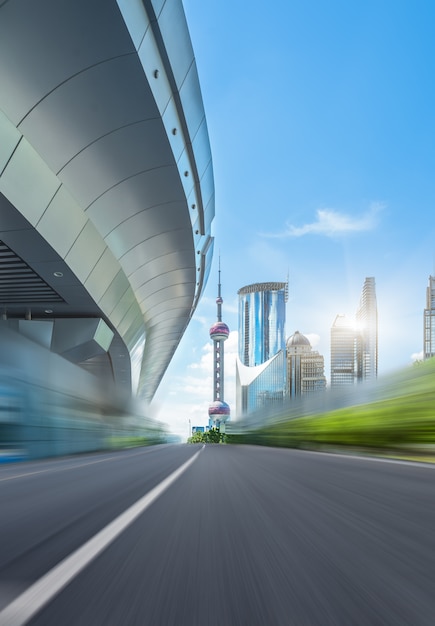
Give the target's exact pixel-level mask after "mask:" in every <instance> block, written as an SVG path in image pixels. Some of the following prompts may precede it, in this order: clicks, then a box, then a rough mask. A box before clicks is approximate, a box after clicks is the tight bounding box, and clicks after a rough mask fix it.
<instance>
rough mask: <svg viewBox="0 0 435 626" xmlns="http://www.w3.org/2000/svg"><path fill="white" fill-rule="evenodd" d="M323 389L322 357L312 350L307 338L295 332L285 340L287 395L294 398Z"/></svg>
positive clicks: (324, 379) (323, 368)
mask: <svg viewBox="0 0 435 626" xmlns="http://www.w3.org/2000/svg"><path fill="white" fill-rule="evenodd" d="M325 388H326V378H325V362H324V359H323V356H322V355H321V354H319V353H318V352H316V351H315V350H313V349H312V348H311V344H310V342H309V340H308V339H307V337H305V335H302V333H300V332H299V331H298V330H297V331H296V332H295V334H294V335H292V336H291V337H290V338H289V339H288V340H287V393H288V395H289V396H290V397H291V398H294V397H295V396H300V395H304V394H307V393H315V392H318V391H324V390H325Z"/></svg>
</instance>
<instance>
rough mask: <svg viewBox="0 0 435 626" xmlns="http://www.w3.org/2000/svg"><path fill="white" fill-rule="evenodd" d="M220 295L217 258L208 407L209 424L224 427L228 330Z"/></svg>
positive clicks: (227, 413) (226, 407)
mask: <svg viewBox="0 0 435 626" xmlns="http://www.w3.org/2000/svg"><path fill="white" fill-rule="evenodd" d="M222 303H223V300H222V296H221V262H220V259H219V280H218V296H217V298H216V305H217V321H216V322H215V323H214V324H213V326H212V327H211V328H210V338H211V339H212V340H213V402H212V403H211V404H210V406H209V408H208V415H209V425H210V426H212V425H213V426H217V427H218V428H220V429H221V431H222V430H224V429H225V422H226V421H227V419H228V418H229V416H230V407H229V405H228V404H227V403H226V402H225V401H224V342H225V341H226V340H227V339H228V335H229V334H230V330H229V328H228V326H227V325H226V324H225V322H223V321H222Z"/></svg>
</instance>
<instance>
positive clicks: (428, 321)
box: [423, 276, 435, 359]
mask: <svg viewBox="0 0 435 626" xmlns="http://www.w3.org/2000/svg"><path fill="white" fill-rule="evenodd" d="M423 354H424V356H423V358H424V359H430V358H431V357H433V356H435V276H429V285H428V287H427V288H426V308H425V310H424V347H423Z"/></svg>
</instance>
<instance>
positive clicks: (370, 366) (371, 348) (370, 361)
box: [356, 277, 378, 381]
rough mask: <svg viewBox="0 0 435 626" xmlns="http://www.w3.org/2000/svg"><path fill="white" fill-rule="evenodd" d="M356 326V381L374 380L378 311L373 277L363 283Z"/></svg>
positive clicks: (376, 356) (375, 374)
mask: <svg viewBox="0 0 435 626" xmlns="http://www.w3.org/2000/svg"><path fill="white" fill-rule="evenodd" d="M356 326H357V330H358V334H357V343H356V348H357V379H358V380H365V381H367V380H374V379H375V378H376V377H377V375H378V309H377V304H376V288H375V279H374V278H373V277H370V278H366V279H365V281H364V285H363V289H362V293H361V300H360V304H359V307H358V310H357V312H356Z"/></svg>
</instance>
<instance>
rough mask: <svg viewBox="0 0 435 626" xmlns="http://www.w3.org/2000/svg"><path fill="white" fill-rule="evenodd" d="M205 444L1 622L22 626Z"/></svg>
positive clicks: (31, 590) (10, 608)
mask: <svg viewBox="0 0 435 626" xmlns="http://www.w3.org/2000/svg"><path fill="white" fill-rule="evenodd" d="M203 449H204V446H203V447H202V448H201V449H200V450H198V452H196V454H194V455H193V456H192V457H191V458H190V459H189V460H188V461H186V463H183V465H181V466H180V467H179V468H178V469H176V470H175V471H174V472H172V474H170V475H169V476H168V477H167V478H165V479H164V480H162V482H161V483H159V484H158V485H157V486H156V487H154V488H153V489H151V491H149V492H148V493H147V494H146V495H145V496H143V497H142V498H140V499H139V500H138V501H137V502H135V504H133V505H132V506H131V507H129V508H128V509H127V510H126V511H124V513H121V515H119V516H118V517H117V518H116V519H114V520H113V522H110V524H108V525H107V526H106V527H105V528H103V529H102V530H100V532H98V533H97V534H96V535H94V537H92V538H91V539H89V541H87V542H86V543H84V544H83V545H82V547H81V548H78V549H77V550H76V551H75V552H73V553H72V554H71V555H70V556H68V557H66V559H64V560H63V561H61V562H60V563H59V564H58V565H56V566H55V567H53V569H51V570H50V571H49V572H48V573H47V574H45V575H44V576H43V577H42V578H40V579H39V580H38V581H37V582H36V583H34V584H33V585H31V586H30V587H29V588H28V589H26V591H24V592H23V593H22V594H21V595H20V596H18V598H16V599H15V600H13V601H12V602H11V603H10V604H9V605H8V606H7V607H5V608H4V609H3V610H2V611H1V612H0V626H23V625H24V624H26V623H27V622H28V621H29V620H30V619H31V618H32V617H33V616H34V615H36V613H38V611H40V610H41V609H42V608H43V607H44V606H45V605H46V604H47V603H48V602H50V600H51V599H52V598H54V597H55V596H56V595H57V594H58V593H59V592H60V591H61V590H62V589H63V588H64V587H66V585H68V583H69V582H71V580H72V579H73V578H74V577H75V576H77V574H79V573H80V572H81V571H82V570H83V569H84V568H85V567H86V566H87V565H89V563H90V562H91V561H93V560H94V559H95V557H97V556H98V555H99V554H100V553H101V552H103V550H105V549H106V548H107V547H108V546H109V544H111V543H112V542H113V541H114V540H115V539H116V538H117V537H118V536H119V535H120V534H121V533H122V532H123V531H124V530H125V529H126V528H127V526H129V525H130V524H131V523H132V522H133V521H134V520H135V519H136V518H137V517H139V515H141V513H143V512H144V511H145V510H146V509H147V508H148V507H149V506H150V505H151V504H152V503H153V502H154V500H156V499H157V498H158V497H159V496H160V495H161V494H162V493H163V492H164V491H166V489H168V487H170V485H172V483H173V482H175V481H176V480H177V478H179V477H180V476H181V474H183V472H185V471H186V470H187V468H188V467H189V466H190V465H192V463H194V461H195V460H196V459H197V458H198V455H199V454H200V453H201V451H202V450H203Z"/></svg>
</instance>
